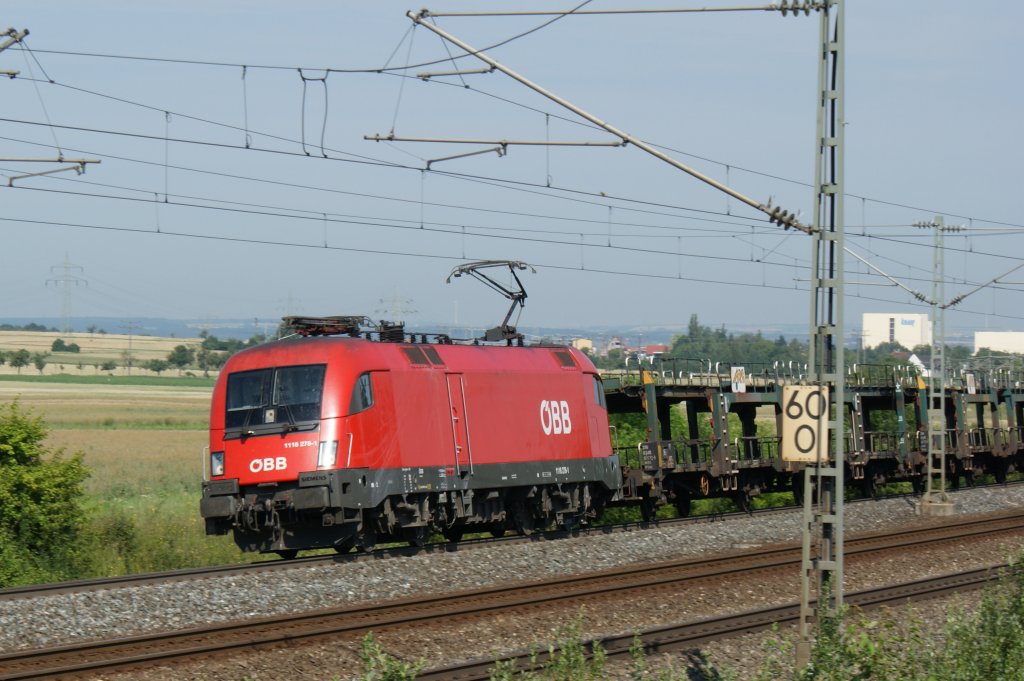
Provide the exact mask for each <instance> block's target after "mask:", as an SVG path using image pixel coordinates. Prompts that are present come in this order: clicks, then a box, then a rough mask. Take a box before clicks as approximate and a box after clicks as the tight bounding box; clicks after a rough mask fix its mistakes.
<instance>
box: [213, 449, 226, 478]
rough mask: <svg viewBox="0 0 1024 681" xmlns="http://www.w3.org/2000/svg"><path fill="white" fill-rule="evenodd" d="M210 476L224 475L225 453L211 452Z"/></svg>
mask: <svg viewBox="0 0 1024 681" xmlns="http://www.w3.org/2000/svg"><path fill="white" fill-rule="evenodd" d="M210 475H211V476H219V475H224V452H210Z"/></svg>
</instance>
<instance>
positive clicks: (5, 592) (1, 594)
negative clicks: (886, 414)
mask: <svg viewBox="0 0 1024 681" xmlns="http://www.w3.org/2000/svg"><path fill="white" fill-rule="evenodd" d="M1003 484H1004V485H1021V484H1024V480H1021V481H1014V482H1008V483H1003ZM986 486H988V485H978V486H977V487H986ZM910 496H913V495H911V494H893V495H886V496H882V497H879V499H898V498H906V497H910ZM872 501H875V499H854V500H849V501H847V502H846V503H847V504H859V503H870V502H872ZM797 508H799V507H798V506H780V507H775V508H765V509H757V510H755V511H752V512H750V513H747V512H743V511H737V512H732V513H715V514H707V515H694V516H690V517H686V518H672V519H667V520H659V521H656V522H653V523H643V522H631V523H621V524H616V525H599V526H593V527H584V528H578V529H576V530H574V531H573V533H572V534H571V535H570V533H567V532H565V531H564V530H552V531H548V532H538V533H535V534H533V535H531V536H530V537H520V536H516V535H508V536H505V537H497V538H495V537H487V538H479V539H468V540H464V541H462V542H460V543H459V544H450V543H446V542H436V543H430V544H427V545H426V546H423V547H418V548H417V547H411V546H392V547H382V548H379V549H376V550H374V551H372V552H369V553H351V554H345V555H338V554H329V555H316V556H306V557H302V558H293V559H291V560H267V561H253V562H250V563H238V564H235V565H219V566H210V567H200V568H186V569H181V570H170V571H166V572H153V573H146V574H137V575H123V576H118V577H100V578H94V579H84V580H75V581H70V582H53V583H50V584H33V585H28V586H21V587H10V588H7V589H0V601H4V600H10V599H16V598H38V597H40V596H47V595H56V594H65V593H82V592H89V591H101V590H106V589H118V588H125V587H134V586H145V585H151V584H164V583H168V582H180V581H189V580H195V579H210V578H215V577H224V576H229V575H240V574H250V573H256V572H273V571H277V570H292V569H296V568H304V567H313V566H317V565H326V564H331V563H349V562H359V561H374V560H383V559H389V558H398V557H407V556H412V555H422V554H429V553H440V552H451V551H469V550H474V549H476V548H480V547H484V546H493V545H495V544H515V543H526V542H536V541H549V540H556V539H562V538H565V537H568V536H586V535H589V534H610V533H615V532H637V531H643V530H644V529H646V528H649V527H671V526H673V525H688V524H699V523H708V522H719V521H728V520H729V519H731V518H746V517H749V516H750V515H773V514H778V513H786V512H789V511H792V510H794V509H797Z"/></svg>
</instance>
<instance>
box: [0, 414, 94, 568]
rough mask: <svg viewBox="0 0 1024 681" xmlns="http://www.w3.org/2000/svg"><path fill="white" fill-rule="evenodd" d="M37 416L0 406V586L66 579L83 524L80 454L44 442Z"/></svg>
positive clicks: (74, 565)
mask: <svg viewBox="0 0 1024 681" xmlns="http://www.w3.org/2000/svg"><path fill="white" fill-rule="evenodd" d="M46 435H47V429H46V426H45V425H44V424H43V420H42V417H41V416H35V415H33V414H32V413H31V412H30V411H25V410H22V409H21V408H20V407H19V405H18V402H17V401H14V402H11V403H9V404H8V405H6V407H0V557H2V560H0V587H4V586H11V585H14V584H29V583H34V582H41V581H48V580H60V579H69V578H71V576H73V575H75V573H76V572H77V570H78V568H79V563H78V562H77V560H76V559H77V557H78V554H77V551H76V546H77V543H78V540H79V536H80V534H81V530H82V527H83V524H84V518H83V516H84V513H83V511H82V498H83V496H84V489H83V486H82V483H83V482H85V479H86V478H88V477H89V472H88V470H87V469H86V467H85V464H84V463H83V462H82V454H81V453H76V454H74V455H72V456H70V457H67V458H65V456H64V452H63V451H62V450H57V451H52V452H51V451H49V450H48V449H46V447H45V446H44V445H43V441H44V440H45V439H46Z"/></svg>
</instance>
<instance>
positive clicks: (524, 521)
mask: <svg viewBox="0 0 1024 681" xmlns="http://www.w3.org/2000/svg"><path fill="white" fill-rule="evenodd" d="M512 525H513V526H514V527H515V529H516V532H517V533H518V534H519V536H521V537H529V536H530V535H531V534H533V530H534V529H535V528H536V523H535V522H534V519H533V515H532V514H531V513H530V510H529V509H528V508H527V507H526V503H525V502H519V503H517V504H516V505H515V508H514V509H513V511H512Z"/></svg>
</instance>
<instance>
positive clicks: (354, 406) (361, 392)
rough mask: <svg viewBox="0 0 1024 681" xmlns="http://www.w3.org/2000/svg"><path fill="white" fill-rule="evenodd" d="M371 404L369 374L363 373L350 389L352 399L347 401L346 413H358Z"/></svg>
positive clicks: (371, 385) (371, 394) (371, 392)
mask: <svg viewBox="0 0 1024 681" xmlns="http://www.w3.org/2000/svg"><path fill="white" fill-rule="evenodd" d="M372 406H373V384H372V383H371V382H370V374H369V373H365V374H363V375H362V376H360V377H359V378H358V379H356V385H355V387H354V388H353V389H352V401H351V402H350V403H349V408H348V413H349V415H350V416H351V415H352V414H358V413H359V412H361V411H365V410H367V409H369V408H370V407H372Z"/></svg>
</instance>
